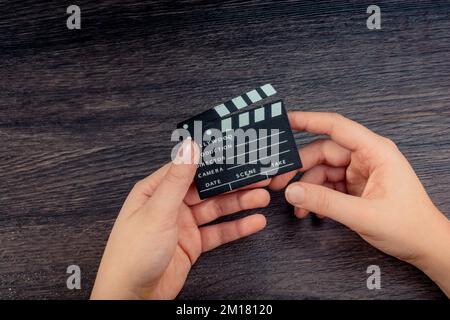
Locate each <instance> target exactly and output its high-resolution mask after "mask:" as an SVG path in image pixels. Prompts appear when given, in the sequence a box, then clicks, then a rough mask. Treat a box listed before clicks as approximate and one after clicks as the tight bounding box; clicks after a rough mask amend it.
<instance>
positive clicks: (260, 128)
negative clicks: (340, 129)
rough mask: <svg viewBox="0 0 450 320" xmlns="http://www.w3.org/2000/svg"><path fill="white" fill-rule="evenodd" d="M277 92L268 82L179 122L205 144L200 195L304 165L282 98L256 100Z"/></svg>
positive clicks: (199, 175) (198, 180) (198, 183)
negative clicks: (261, 103) (266, 100)
mask: <svg viewBox="0 0 450 320" xmlns="http://www.w3.org/2000/svg"><path fill="white" fill-rule="evenodd" d="M275 94H276V91H275V89H274V88H273V86H272V85H270V84H266V85H263V86H261V87H259V88H257V89H254V90H251V91H249V92H247V93H245V94H243V95H241V96H238V97H235V98H233V99H231V100H229V101H226V102H224V103H222V104H220V105H218V106H216V107H213V108H211V109H209V110H206V111H205V112H202V113H200V114H198V115H196V116H194V117H192V118H190V119H188V120H186V121H183V122H181V123H179V124H178V125H177V128H178V129H185V130H187V131H188V132H189V134H190V135H191V137H193V139H194V140H195V141H196V142H197V144H198V145H199V146H200V151H201V158H200V161H199V164H198V168H197V172H196V176H195V183H196V186H197V190H198V193H199V196H200V198H201V199H206V198H208V197H212V196H215V195H218V194H221V193H225V192H228V191H231V190H234V189H237V188H241V187H243V186H246V185H249V184H252V183H255V182H258V181H262V180H265V179H268V178H271V177H274V176H277V175H280V174H283V173H286V172H289V171H292V170H296V169H299V168H301V167H302V164H301V160H300V157H299V154H298V151H297V146H296V143H295V139H294V136H293V134H292V130H291V127H290V125H289V120H288V117H287V113H286V109H285V107H284V103H283V101H282V100H278V101H275V102H272V103H268V104H264V105H262V106H257V107H254V108H252V106H251V105H253V104H255V103H258V102H260V101H262V100H264V99H266V98H267V97H270V96H273V95H275ZM196 133H197V134H196ZM255 133H256V134H255ZM205 138H206V139H205ZM205 140H206V141H205Z"/></svg>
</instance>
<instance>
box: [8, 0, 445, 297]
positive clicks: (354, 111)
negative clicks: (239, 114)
mask: <svg viewBox="0 0 450 320" xmlns="http://www.w3.org/2000/svg"><path fill="white" fill-rule="evenodd" d="M74 3H76V4H78V5H79V6H80V7H81V10H82V29H81V30H78V31H77V30H68V29H67V28H66V18H67V14H66V6H67V5H68V4H63V3H61V2H60V1H56V0H55V1H47V2H45V1H1V2H0V181H1V183H0V297H1V298H6V299H10V298H88V297H89V293H90V290H91V288H92V285H93V281H94V277H95V274H96V270H97V267H98V264H99V260H100V257H101V254H102V251H103V248H104V246H105V242H106V239H107V237H108V234H109V231H110V229H111V226H112V224H113V222H114V219H115V217H116V215H117V213H118V210H119V208H120V206H121V204H122V202H123V200H124V198H125V196H126V194H127V192H128V191H129V190H130V188H131V187H132V185H133V183H134V182H135V181H137V180H138V179H140V178H142V177H144V176H146V175H147V174H149V173H150V172H152V171H154V170H156V169H157V168H158V167H160V166H161V165H162V164H164V163H165V162H167V161H168V160H169V155H170V150H171V148H172V145H173V144H172V142H171V141H170V134H171V132H172V130H173V128H174V127H175V124H176V123H177V122H178V121H180V120H182V119H185V118H187V117H189V116H191V115H193V114H196V113H198V112H200V111H203V110H205V109H206V108H209V107H211V106H213V105H215V104H217V103H218V102H221V101H222V100H224V99H225V98H230V97H232V96H234V95H237V94H240V93H242V92H243V91H244V90H247V89H251V88H253V87H255V86H257V85H261V84H264V83H272V84H273V85H274V86H275V87H276V88H277V89H278V91H279V93H280V97H282V98H284V99H285V102H286V104H287V106H288V108H289V109H290V110H313V111H337V112H340V113H342V114H344V115H346V116H348V117H351V118H353V119H355V120H357V121H360V122H362V123H363V124H365V125H367V126H368V127H369V128H371V129H373V130H375V131H376V132H378V133H380V134H383V135H386V136H389V137H391V138H392V139H394V140H395V141H396V142H397V143H398V145H399V147H400V149H401V150H402V151H403V152H404V153H405V154H406V156H407V157H408V159H409V160H410V161H411V163H412V165H413V166H414V168H415V169H416V170H417V173H418V175H419V176H420V178H421V179H422V181H423V183H424V185H425V186H426V188H427V190H428V192H429V193H430V195H431V197H432V199H433V200H434V201H435V203H436V204H437V205H438V207H439V208H440V209H441V210H442V211H443V212H446V213H447V215H449V214H450V191H449V190H448V188H447V187H448V186H449V185H450V170H449V169H450V138H449V137H450V129H449V124H450V32H449V30H450V14H449V12H450V2H449V1H359V0H354V1H277V2H275V3H270V2H268V1H249V2H246V3H238V2H236V1H230V2H228V3H223V4H210V3H207V2H206V1H205V2H203V1H182V2H181V1H180V2H179V3H177V2H175V1H166V2H159V3H156V2H151V1H124V0H121V1H116V0H114V1H95V2H93V1H85V0H82V1H81V0H80V1H74ZM372 3H376V4H378V5H379V6H380V7H381V10H382V29H381V30H378V31H370V30H368V29H367V27H366V18H367V16H368V15H367V14H366V8H367V6H368V5H369V4H372ZM296 137H297V141H298V144H299V146H301V145H302V144H304V143H306V142H308V141H310V140H311V139H312V138H313V137H310V136H308V135H306V134H303V133H301V134H296ZM262 212H263V213H264V214H265V215H266V216H267V217H268V226H267V228H266V229H265V230H264V231H262V232H260V233H259V234H257V235H254V236H252V237H250V238H247V239H245V240H241V241H238V242H235V243H232V244H229V245H226V246H223V247H221V248H220V249H217V250H215V251H213V252H210V253H208V254H205V255H204V256H202V257H201V259H200V260H199V261H198V263H197V264H196V265H195V267H194V268H193V270H192V272H191V274H190V276H189V278H188V281H187V283H186V286H185V288H184V289H183V291H182V292H181V294H180V298H189V299H191V298H258V299H259V298H270V299H272V298H274V299H278V298H294V299H305V298H306V299H327V298H338V299H341V298H344V299H346V298H357V299H360V298H363V299H364V298H369V299H372V298H374V299H383V298H387V299H399V298H407V299H411V298H422V299H436V298H443V297H444V296H443V294H442V293H441V292H440V291H439V289H438V288H437V287H436V286H435V285H434V284H433V283H432V282H431V281H430V280H428V279H427V277H426V276H424V275H423V274H422V273H421V272H419V271H418V270H416V269H414V268H413V267H411V266H409V265H407V264H405V263H403V262H400V261H397V260H396V259H394V258H391V257H388V256H386V255H384V254H382V253H380V252H379V251H377V250H376V249H374V248H372V247H370V246H369V245H368V244H366V243H365V242H364V241H363V240H361V239H360V238H359V237H358V236H357V235H355V234H354V233H353V232H351V231H349V230H348V229H346V228H345V227H343V226H341V225H339V224H337V223H335V222H333V221H330V220H325V221H317V220H315V219H312V218H310V219H306V220H303V221H299V220H297V219H295V218H294V216H293V214H292V211H291V208H289V207H288V206H287V204H286V203H285V200H284V197H283V194H282V193H273V194H272V202H271V205H270V206H269V207H268V208H266V209H264V210H262ZM243 214H248V213H243ZM71 264H77V265H79V266H80V267H81V270H82V289H81V290H73V291H71V290H68V289H67V288H66V278H67V276H68V275H67V274H66V268H67V266H69V265H71ZM371 264H376V265H379V266H380V268H381V273H382V278H381V279H382V280H381V281H382V289H381V290H374V291H370V290H368V289H367V288H366V279H367V274H366V268H367V267H368V266H369V265H371Z"/></svg>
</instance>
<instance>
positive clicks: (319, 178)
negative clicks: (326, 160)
mask: <svg viewBox="0 0 450 320" xmlns="http://www.w3.org/2000/svg"><path fill="white" fill-rule="evenodd" d="M345 170H346V169H345V168H342V167H341V168H334V167H330V166H326V165H318V166H315V167H314V168H312V169H310V170H309V171H307V172H305V174H304V175H303V176H302V177H301V179H300V182H306V183H311V184H317V185H323V186H324V187H327V188H330V189H334V184H333V183H334V182H338V181H342V180H345ZM294 214H295V216H296V217H298V218H300V219H302V218H305V217H306V216H307V215H308V214H309V210H307V209H304V208H295V209H294Z"/></svg>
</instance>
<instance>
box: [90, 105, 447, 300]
mask: <svg viewBox="0 0 450 320" xmlns="http://www.w3.org/2000/svg"><path fill="white" fill-rule="evenodd" d="M289 119H290V123H291V127H292V128H293V129H294V130H298V131H307V132H309V133H312V134H321V135H327V136H328V138H326V139H320V140H317V141H315V142H313V143H311V144H309V145H307V146H305V147H303V148H302V149H301V150H300V151H299V153H300V156H301V159H302V162H303V168H302V169H301V171H302V172H303V173H304V174H303V176H302V178H301V179H300V181H299V182H296V183H292V184H290V185H289V186H288V187H287V189H286V199H287V201H289V202H290V203H291V204H293V205H294V206H295V215H296V216H297V217H298V218H305V217H306V216H307V215H308V213H309V212H315V213H316V214H318V215H319V216H320V217H327V218H331V219H333V220H336V221H338V222H340V223H342V224H344V225H346V226H347V227H349V228H350V229H352V230H353V231H355V232H356V233H358V234H359V235H360V236H361V237H362V238H363V239H364V240H365V241H367V242H368V243H369V244H371V245H372V246H374V247H376V248H378V249H379V250H381V251H383V252H385V253H387V254H389V255H392V256H394V257H397V258H398V259H401V260H403V261H406V262H408V263H410V264H412V265H414V266H416V267H417V268H419V269H421V270H422V271H423V272H424V273H426V274H427V275H428V276H429V277H430V278H431V279H432V280H433V281H435V282H436V284H437V285H438V286H439V287H440V288H441V289H442V290H443V291H444V292H445V293H446V294H447V296H450V222H449V220H448V219H447V218H446V217H445V215H443V214H442V213H441V212H440V211H439V210H438V209H437V208H436V206H435V205H434V204H433V202H432V201H431V199H430V198H429V196H428V194H427V193H426V191H425V189H424V188H423V186H422V184H421V182H420V180H419V179H418V177H417V176H416V174H415V172H414V170H413V169H412V167H411V166H410V164H409V163H408V161H407V160H406V158H405V157H404V156H403V155H402V153H401V152H400V151H399V150H398V148H397V147H396V145H395V144H394V143H393V142H392V141H390V140H388V139H386V138H384V137H382V136H379V135H377V134H375V133H374V132H372V131H370V130H369V129H367V128H365V127H364V126H362V125H360V124H358V123H356V122H354V121H351V120H349V119H346V118H344V117H342V116H340V115H337V114H330V113H312V112H291V113H290V114H289ZM192 148H193V149H194V151H195V152H190V153H189V152H187V153H185V154H186V155H189V156H190V157H191V159H192V160H194V159H196V157H198V148H197V147H196V146H195V144H190V143H189V148H188V149H189V150H192ZM188 149H185V150H188ZM188 162H189V161H188ZM195 167H196V166H195V164H173V163H172V164H168V165H166V166H164V167H163V168H161V169H160V170H158V171H156V172H155V173H154V174H152V175H151V176H149V177H147V178H145V179H143V180H142V181H140V182H139V183H137V184H136V186H135V187H134V188H133V190H132V191H131V192H130V194H129V195H128V198H127V200H126V201H125V203H124V205H123V207H122V209H121V212H120V214H119V216H118V218H117V221H116V223H115V225H114V228H113V230H112V232H111V235H110V238H109V240H108V244H107V247H106V249H105V253H104V255H103V258H102V262H101V264H100V268H99V271H98V274H97V279H96V282H95V285H94V289H93V291H92V295H91V298H93V299H172V298H175V297H176V296H177V294H178V293H179V291H180V290H181V288H182V287H183V284H184V282H185V280H186V277H187V275H188V273H189V271H190V268H191V267H192V265H193V264H194V263H195V261H196V260H197V259H198V258H199V256H200V254H201V253H202V252H205V251H208V250H212V249H214V248H216V247H218V246H220V245H222V244H225V243H227V242H230V241H233V240H237V239H240V238H242V237H245V236H248V235H251V234H253V233H255V232H257V231H259V230H261V229H263V228H264V226H265V224H266V220H265V218H264V216H262V215H260V214H254V215H251V216H248V217H245V218H242V219H239V220H235V221H231V222H225V223H220V224H216V225H207V226H204V224H207V223H209V222H211V221H214V220H215V219H216V218H217V217H219V216H222V215H228V214H232V213H234V212H237V211H241V210H244V209H253V208H260V207H265V206H267V205H268V203H269V201H270V196H269V193H268V192H267V191H266V190H264V189H261V187H264V186H266V185H268V184H269V187H270V188H271V189H282V188H285V187H286V186H287V185H288V183H289V181H290V180H291V178H292V177H293V176H294V175H295V174H296V173H295V172H290V173H287V174H284V175H281V176H278V177H275V178H273V179H272V180H271V181H265V182H261V183H259V184H256V185H253V186H249V188H251V189H248V190H239V191H237V192H233V193H228V194H225V195H221V196H219V197H215V198H212V199H209V200H206V201H201V200H200V199H199V197H198V193H197V190H196V189H195V187H194V186H193V185H192V179H193V177H194V174H195Z"/></svg>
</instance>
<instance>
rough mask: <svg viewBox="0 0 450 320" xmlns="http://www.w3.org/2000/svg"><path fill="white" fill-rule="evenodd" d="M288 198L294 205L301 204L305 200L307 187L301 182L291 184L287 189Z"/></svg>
mask: <svg viewBox="0 0 450 320" xmlns="http://www.w3.org/2000/svg"><path fill="white" fill-rule="evenodd" d="M286 199H287V201H289V203H291V204H293V205H301V204H302V203H303V202H304V201H305V188H303V187H302V186H301V185H299V184H293V185H290V186H289V187H288V188H287V189H286Z"/></svg>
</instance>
